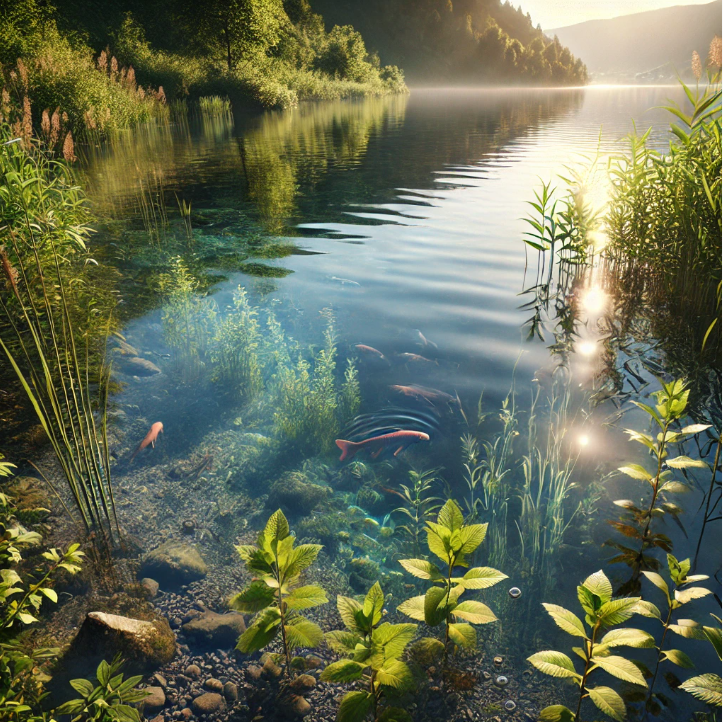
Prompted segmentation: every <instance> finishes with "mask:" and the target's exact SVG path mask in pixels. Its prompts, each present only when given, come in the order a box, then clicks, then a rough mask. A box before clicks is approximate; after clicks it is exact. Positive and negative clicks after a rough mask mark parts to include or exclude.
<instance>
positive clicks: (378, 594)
mask: <svg viewBox="0 0 723 722" xmlns="http://www.w3.org/2000/svg"><path fill="white" fill-rule="evenodd" d="M383 609H384V592H382V588H381V586H380V585H379V582H375V583H374V585H373V586H372V588H371V589H370V590H369V591H368V592H367V595H366V597H365V598H364V605H363V607H362V612H363V614H364V616H365V617H366V618H367V619H369V620H371V625H372V626H374V625H376V624H379V620H380V619H381V618H382V610H383Z"/></svg>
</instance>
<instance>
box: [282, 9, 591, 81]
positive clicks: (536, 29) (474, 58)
mask: <svg viewBox="0 0 723 722" xmlns="http://www.w3.org/2000/svg"><path fill="white" fill-rule="evenodd" d="M300 1H302V0H284V6H285V7H289V6H291V5H294V4H297V3H299V2H300ZM307 1H308V2H310V4H311V8H312V9H313V10H314V12H317V13H320V14H321V15H323V17H324V21H325V22H326V24H327V29H330V26H331V25H353V26H354V27H355V28H356V29H357V30H359V31H360V32H361V34H362V35H363V36H364V40H365V41H366V44H367V47H368V48H369V49H370V50H371V51H374V52H376V53H377V54H378V55H379V58H380V59H381V62H382V64H387V63H390V64H393V65H398V66H399V67H401V68H402V69H403V70H404V74H405V77H406V78H407V80H408V81H409V82H410V83H411V84H413V85H431V84H442V83H443V84H446V85H466V84H480V83H485V84H531V85H579V84H582V83H584V82H586V81H587V71H586V69H585V65H584V63H583V61H582V60H580V59H579V58H576V57H575V55H574V54H573V53H571V52H570V51H569V50H568V49H567V48H566V47H564V44H560V42H559V41H555V40H554V39H553V38H552V37H551V36H550V37H548V36H547V35H545V33H543V32H542V29H541V28H540V26H539V25H538V26H535V25H533V24H532V20H531V18H530V15H529V13H525V12H524V11H523V10H522V9H521V8H519V7H515V5H513V4H512V3H511V2H510V1H509V0H504V2H503V1H501V0H303V2H307ZM287 12H288V10H287Z"/></svg>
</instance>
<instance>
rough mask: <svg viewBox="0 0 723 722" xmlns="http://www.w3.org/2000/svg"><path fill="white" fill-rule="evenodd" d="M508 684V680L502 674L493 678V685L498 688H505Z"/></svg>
mask: <svg viewBox="0 0 723 722" xmlns="http://www.w3.org/2000/svg"><path fill="white" fill-rule="evenodd" d="M509 683H510V680H509V679H507V677H505V675H504V674H500V675H499V676H498V677H496V678H495V684H496V685H497V686H498V687H506V686H507V685H508V684H509Z"/></svg>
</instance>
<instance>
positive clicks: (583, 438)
mask: <svg viewBox="0 0 723 722" xmlns="http://www.w3.org/2000/svg"><path fill="white" fill-rule="evenodd" d="M577 443H578V444H580V446H582V447H583V448H584V447H586V446H589V444H590V437H589V436H588V435H587V434H580V436H578V437H577Z"/></svg>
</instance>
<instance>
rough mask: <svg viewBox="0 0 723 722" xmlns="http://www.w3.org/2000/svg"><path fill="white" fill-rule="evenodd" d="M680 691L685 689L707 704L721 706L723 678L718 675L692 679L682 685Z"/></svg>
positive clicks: (705, 675)
mask: <svg viewBox="0 0 723 722" xmlns="http://www.w3.org/2000/svg"><path fill="white" fill-rule="evenodd" d="M680 689H684V690H685V691H686V692H688V694H692V695H693V697H695V698H696V699H699V700H700V701H701V702H705V704H710V705H713V706H714V707H720V706H721V678H720V677H719V676H718V675H717V674H701V675H699V676H697V677H691V678H690V679H687V680H686V681H685V682H683V684H681V685H680Z"/></svg>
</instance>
